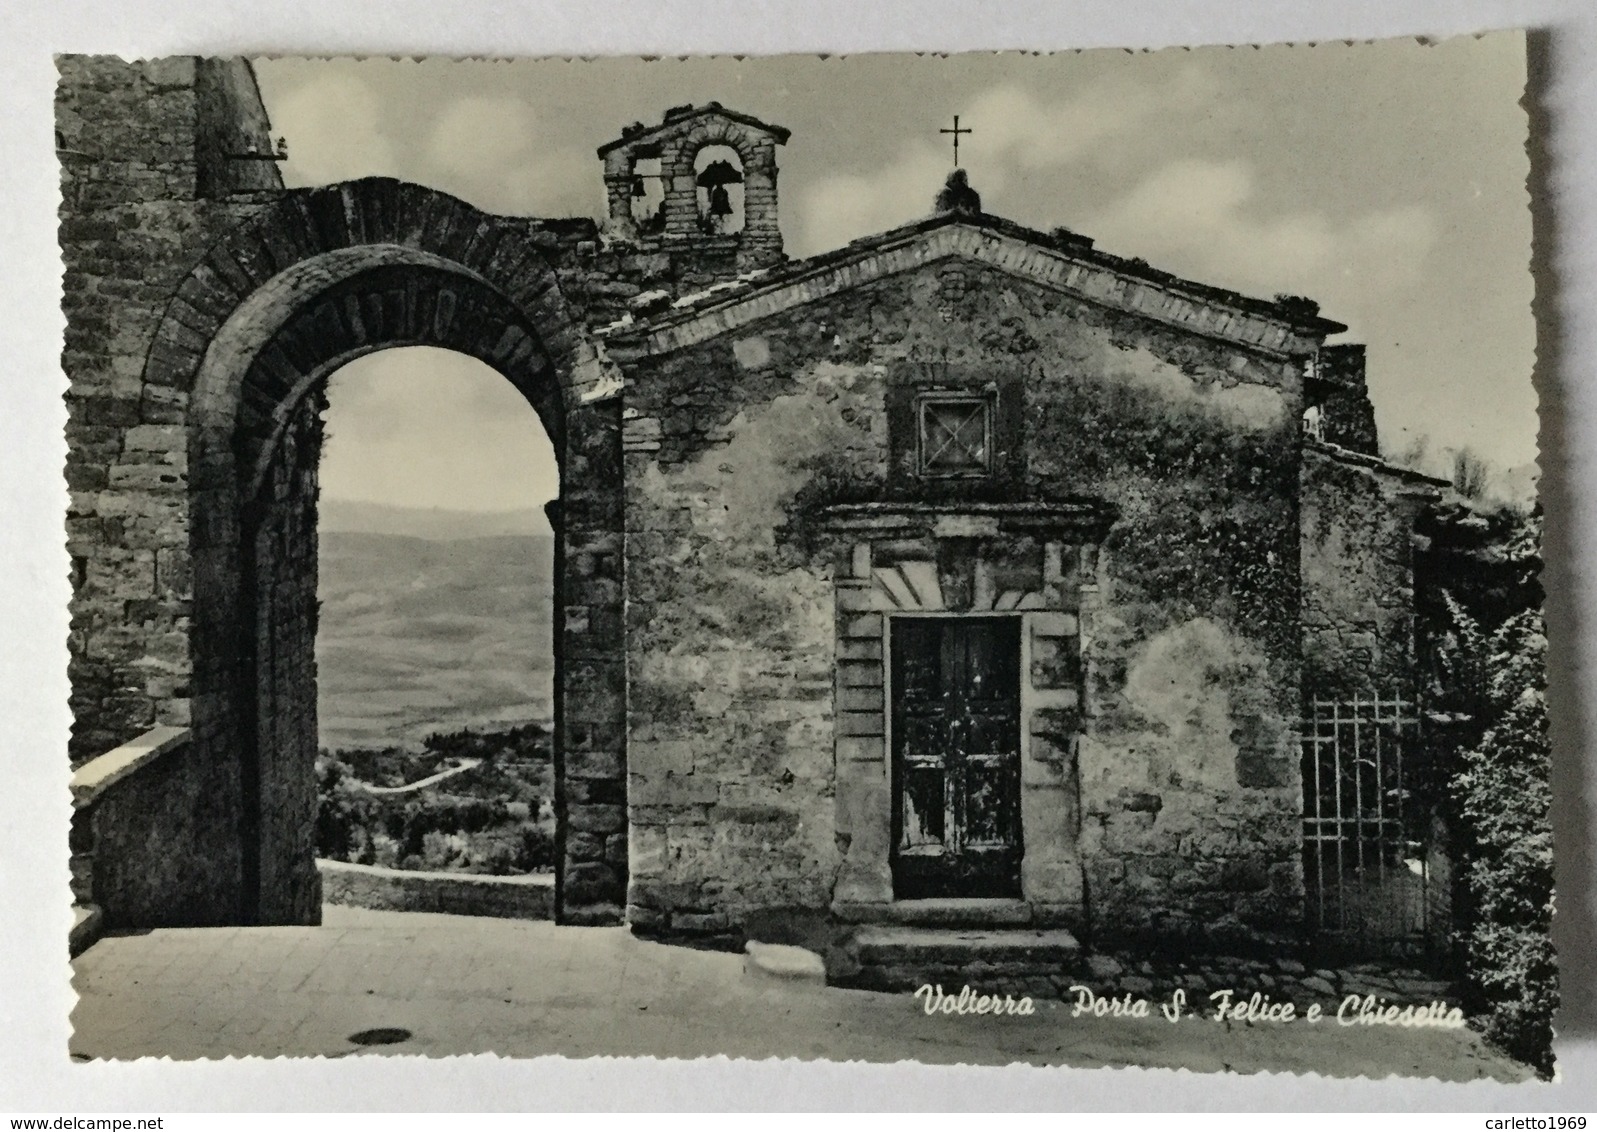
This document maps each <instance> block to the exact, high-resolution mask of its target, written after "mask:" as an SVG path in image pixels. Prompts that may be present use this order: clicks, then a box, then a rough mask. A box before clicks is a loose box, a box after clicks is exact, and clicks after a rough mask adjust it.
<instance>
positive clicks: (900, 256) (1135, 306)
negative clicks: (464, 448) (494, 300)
mask: <svg viewBox="0 0 1597 1132" xmlns="http://www.w3.org/2000/svg"><path fill="white" fill-rule="evenodd" d="M951 258H963V259H970V260H974V261H976V262H979V263H984V264H987V265H988V266H990V267H993V268H996V269H998V270H1000V271H1005V272H1008V273H1010V274H1012V275H1014V276H1016V277H1018V278H1022V279H1026V280H1029V281H1031V282H1033V283H1036V284H1038V285H1041V286H1044V287H1049V288H1052V289H1054V290H1056V291H1059V292H1061V293H1064V294H1068V295H1071V296H1072V297H1075V298H1078V299H1081V300H1084V301H1086V302H1090V303H1093V304H1096V305H1098V306H1102V307H1107V308H1109V309H1112V310H1118V311H1123V312H1126V313H1130V314H1136V315H1140V316H1142V317H1145V318H1149V319H1151V320H1153V321H1155V322H1160V323H1164V324H1165V325H1168V326H1173V327H1178V328H1180V329H1183V330H1187V331H1191V332H1193V333H1198V334H1202V335H1205V336H1207V337H1211V338H1217V339H1221V340H1223V341H1227V342H1231V343H1234V344H1237V345H1241V346H1245V347H1247V348H1249V349H1251V350H1255V351H1258V352H1261V353H1264V354H1267V355H1270V356H1274V357H1292V356H1301V355H1303V354H1308V353H1312V352H1314V350H1316V349H1317V348H1318V347H1319V345H1320V343H1321V342H1322V341H1323V340H1324V338H1325V337H1326V336H1327V335H1328V334H1332V333H1336V332H1339V331H1341V330H1345V329H1346V327H1344V326H1343V325H1342V324H1341V323H1337V322H1332V321H1331V320H1329V319H1323V318H1320V317H1319V316H1317V315H1309V316H1304V315H1302V314H1297V313H1294V312H1291V311H1289V310H1287V309H1285V308H1284V307H1283V306H1282V305H1280V304H1277V303H1272V302H1269V301H1266V300H1260V299H1255V298H1250V297H1248V296H1245V295H1240V294H1237V293H1235V292H1231V291H1225V290H1222V289H1220V288H1215V287H1208V286H1205V285H1203V284H1199V283H1191V282H1188V281H1186V280H1182V279H1178V278H1177V277H1175V276H1173V275H1168V274H1167V273H1164V272H1159V271H1156V270H1154V269H1151V268H1148V267H1147V265H1146V264H1142V263H1141V262H1140V261H1134V260H1124V259H1120V258H1118V257H1115V256H1111V255H1107V254H1105V253H1103V252H1099V251H1095V250H1093V249H1091V247H1090V246H1089V245H1088V243H1087V242H1086V241H1079V242H1067V243H1064V245H1063V246H1060V242H1059V241H1056V240H1053V239H1051V238H1050V237H1047V236H1045V235H1044V234H1043V233H1040V232H1034V231H1032V230H1031V229H1028V228H1024V227H1022V226H1020V225H1018V224H1012V223H1010V222H1008V221H1005V220H1001V219H1000V218H998V217H992V216H985V215H982V216H967V215H962V214H943V215H940V216H936V217H931V218H929V219H927V220H922V221H917V222H915V223H914V224H909V225H905V226H904V227H902V228H897V229H894V230H892V231H890V232H884V233H882V234H881V235H879V236H873V237H869V238H867V239H865V240H859V241H856V242H855V243H853V244H850V245H849V246H848V247H846V248H841V249H839V250H838V251H836V252H829V253H824V254H822V255H819V256H814V257H812V258H810V259H807V260H796V261H793V262H791V263H787V264H783V265H781V266H779V267H775V268H771V269H768V270H766V271H764V272H759V273H756V274H754V275H751V276H748V277H745V278H744V279H741V280H738V281H735V282H733V283H730V284H722V285H720V286H717V287H714V288H710V289H708V290H706V291H704V292H701V293H699V294H696V295H688V296H684V297H683V298H681V299H679V300H677V302H676V303H675V304H673V305H672V306H671V307H668V308H667V309H665V310H663V311H661V312H659V313H658V314H654V315H651V316H649V317H647V318H644V319H640V320H638V321H636V322H623V323H618V324H615V325H612V326H610V327H607V328H605V329H604V330H602V331H601V332H600V333H602V334H604V335H605V336H606V337H609V338H610V339H611V340H612V341H614V342H615V343H616V344H617V345H618V346H620V345H621V344H622V343H627V344H628V345H632V346H633V347H634V348H635V349H638V350H639V351H640V352H642V353H644V354H650V355H654V354H666V353H672V352H674V351H676V350H681V349H686V348H688V347H690V346H694V345H697V344H698V343H700V342H703V341H706V340H708V339H711V338H715V337H719V336H720V335H722V334H725V333H728V332H730V331H734V330H737V329H739V328H741V327H743V326H746V325H748V324H750V323H753V322H756V321H758V320H760V319H764V318H769V317H771V316H772V315H776V314H780V313H782V312H783V311H786V310H789V309H792V308H793V307H797V306H802V305H804V304H806V303H811V302H815V301H817V300H820V299H824V298H827V297H829V296H831V295H835V294H838V293H840V292H843V291H847V290H851V289H853V288H855V287H859V286H863V285H865V284H868V283H872V282H875V281H877V280H879V279H885V278H888V277H890V276H893V275H897V274H901V273H903V272H906V271H913V270H915V269H917V268H920V267H924V266H927V265H929V264H932V263H937V262H939V261H942V260H946V259H951Z"/></svg>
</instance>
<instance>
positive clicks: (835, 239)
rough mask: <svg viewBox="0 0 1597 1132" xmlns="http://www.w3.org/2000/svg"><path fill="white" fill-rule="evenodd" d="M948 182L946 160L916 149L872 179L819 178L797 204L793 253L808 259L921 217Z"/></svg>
mask: <svg viewBox="0 0 1597 1132" xmlns="http://www.w3.org/2000/svg"><path fill="white" fill-rule="evenodd" d="M947 176H948V155H947V154H945V153H942V152H941V151H939V150H937V149H936V148H934V147H932V146H931V145H929V144H926V143H917V144H915V145H912V146H908V147H906V148H905V149H904V150H903V151H902V152H900V154H899V156H898V158H897V159H896V160H895V161H893V162H892V163H891V164H888V165H885V166H883V167H882V168H880V169H878V170H877V171H875V172H873V173H869V174H859V173H848V174H840V175H836V176H832V177H826V178H823V179H822V180H820V181H818V182H816V183H815V184H814V185H812V186H810V187H809V188H808V189H806V190H805V191H804V192H803V194H802V196H801V198H800V200H799V207H798V215H799V216H800V217H801V218H802V228H801V230H800V244H799V246H798V247H796V248H794V251H795V252H796V253H797V254H799V255H813V254H814V253H816V252H822V251H827V250H829V249H831V248H836V247H840V246H842V245H843V244H846V243H848V242H849V241H850V240H855V239H858V238H859V237H861V236H867V235H870V234H871V233H873V232H880V231H883V230H884V229H888V228H894V227H897V226H898V225H900V224H904V223H907V222H908V221H911V220H914V219H916V218H917V217H921V216H926V215H928V214H930V213H931V211H932V204H933V202H934V201H935V200H936V198H937V190H938V189H940V188H941V187H942V184H943V180H944V178H946V177H947Z"/></svg>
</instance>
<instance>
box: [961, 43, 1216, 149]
mask: <svg viewBox="0 0 1597 1132" xmlns="http://www.w3.org/2000/svg"><path fill="white" fill-rule="evenodd" d="M1216 90H1217V84H1216V83H1215V82H1214V80H1213V79H1212V78H1211V77H1210V75H1209V74H1208V72H1206V71H1205V70H1203V69H1202V68H1201V67H1198V66H1191V67H1187V68H1185V69H1183V70H1182V71H1180V72H1179V73H1178V74H1177V75H1176V76H1175V77H1174V78H1173V79H1172V80H1171V81H1170V82H1168V83H1163V84H1158V85H1150V84H1146V83H1130V82H1124V81H1121V82H1100V83H1094V84H1092V85H1089V86H1086V87H1084V88H1082V89H1081V90H1079V91H1077V92H1076V93H1074V94H1073V95H1071V96H1070V97H1069V98H1065V99H1061V100H1059V101H1056V102H1047V101H1043V100H1041V99H1039V98H1037V97H1036V96H1035V95H1033V94H1031V93H1030V92H1028V91H1024V90H1021V89H1020V88H1019V87H1015V86H1002V87H996V88H994V89H993V90H989V91H987V92H986V93H985V94H983V95H982V96H981V97H980V98H978V99H977V100H976V102H975V104H974V105H973V106H972V107H971V112H970V113H969V114H966V115H962V119H963V124H965V125H968V126H970V127H971V128H972V129H974V130H975V131H976V138H978V139H979V143H978V144H979V147H980V150H981V152H982V153H984V154H986V153H990V154H995V155H1002V157H1003V158H1004V159H1005V160H1008V161H1011V162H1013V163H1014V164H1016V165H1018V166H1019V167H1021V168H1022V169H1048V168H1053V167H1056V166H1059V165H1063V164H1065V163H1066V162H1070V161H1075V160H1079V159H1081V158H1083V157H1086V156H1089V155H1090V153H1091V150H1092V149H1093V147H1094V146H1096V145H1098V144H1099V143H1101V142H1105V141H1108V140H1109V139H1111V138H1114V137H1115V136H1117V135H1123V134H1126V133H1128V132H1130V131H1131V130H1133V129H1135V128H1136V127H1138V126H1140V125H1141V124H1142V123H1144V122H1146V121H1147V120H1149V119H1150V118H1152V117H1154V116H1155V115H1157V114H1160V113H1164V112H1167V111H1180V112H1182V113H1191V112H1192V111H1194V110H1195V109H1197V108H1200V107H1201V106H1202V105H1203V104H1204V103H1206V102H1208V101H1209V100H1210V99H1211V98H1212V97H1213V96H1214V94H1215V92H1216Z"/></svg>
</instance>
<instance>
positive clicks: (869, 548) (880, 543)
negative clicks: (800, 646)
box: [824, 500, 1114, 924]
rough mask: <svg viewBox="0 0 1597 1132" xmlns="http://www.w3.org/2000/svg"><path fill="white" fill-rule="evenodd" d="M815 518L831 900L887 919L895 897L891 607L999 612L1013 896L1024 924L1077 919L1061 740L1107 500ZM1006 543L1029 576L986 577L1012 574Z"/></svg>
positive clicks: (1070, 768)
mask: <svg viewBox="0 0 1597 1132" xmlns="http://www.w3.org/2000/svg"><path fill="white" fill-rule="evenodd" d="M824 520H825V524H826V526H827V527H828V528H829V529H830V530H831V531H832V532H833V533H834V535H835V537H836V538H837V539H838V543H839V553H838V561H837V566H836V573H835V577H836V582H835V600H836V607H835V617H836V638H835V648H836V652H835V657H836V660H835V670H836V672H835V688H834V699H833V703H834V708H835V711H834V735H835V739H834V742H835V754H836V764H835V765H836V776H837V778H836V807H837V829H838V833H839V836H840V839H841V841H842V843H843V844H844V845H846V848H845V850H844V855H843V858H844V859H843V863H842V867H841V869H840V870H839V874H838V880H837V884H836V887H835V888H834V890H833V896H832V909H833V912H834V913H835V914H836V915H838V916H839V918H842V919H847V920H856V921H857V920H870V919H876V918H879V919H892V918H893V907H892V906H893V905H895V904H903V903H905V902H903V901H899V900H897V899H896V898H895V895H894V892H893V879H892V871H891V867H890V855H891V852H892V837H891V829H892V806H893V805H894V804H895V803H894V799H893V796H892V774H891V752H892V736H891V727H892V710H891V702H890V699H889V696H890V687H889V681H890V679H891V654H890V649H891V626H890V622H891V619H892V618H893V617H894V616H895V615H900V614H902V615H913V616H925V615H927V614H934V615H940V616H954V617H958V616H993V615H995V614H999V615H1003V614H1011V615H1014V616H1017V617H1019V618H1020V620H1021V633H1020V641H1021V643H1020V648H1021V656H1020V664H1021V688H1020V696H1021V705H1020V714H1021V728H1020V743H1021V763H1020V765H1021V842H1022V845H1023V854H1024V855H1023V857H1022V859H1021V894H1022V895H1021V899H1022V900H1023V901H1024V902H1025V903H1026V904H1027V905H1029V906H1030V913H1031V919H1032V920H1033V922H1056V923H1065V924H1079V923H1080V921H1081V919H1082V916H1083V913H1084V907H1085V899H1084V887H1083V885H1084V882H1083V873H1082V867H1081V860H1080V857H1079V853H1078V846H1077V838H1078V834H1079V830H1080V789H1079V784H1078V782H1077V770H1076V752H1077V747H1078V740H1079V735H1080V732H1081V729H1082V720H1083V718H1084V717H1085V716H1086V715H1088V714H1090V711H1091V706H1090V705H1089V704H1087V703H1085V702H1084V696H1085V691H1086V688H1087V687H1088V686H1089V684H1090V681H1089V680H1088V679H1087V678H1086V677H1087V673H1086V671H1085V666H1086V663H1088V662H1090V647H1089V646H1090V640H1091V618H1092V613H1093V611H1094V610H1095V609H1096V608H1097V605H1098V595H1099V584H1098V577H1099V570H1100V563H1099V553H1098V548H1099V544H1100V543H1101V542H1102V539H1103V536H1104V534H1105V532H1106V531H1107V529H1108V527H1109V525H1110V524H1111V523H1112V522H1113V520H1114V511H1113V509H1112V508H1110V507H1108V506H1107V505H1105V504H1103V503H1101V502H1098V501H1094V500H1085V501H1077V502H1069V503H1044V504H1035V503H1033V504H1026V503H1020V504H963V505H952V506H934V505H929V504H927V505H915V504H855V505H840V506H836V507H832V508H830V509H828V511H827V513H826V515H825V517H824ZM1017 552H1018V553H1019V554H1021V556H1023V557H1027V558H1028V559H1029V560H1030V561H1031V562H1032V563H1033V565H1032V567H1031V568H1030V569H1031V576H1032V584H1030V585H1029V586H1028V588H1026V589H1024V590H1021V589H1008V588H1005V589H1000V588H999V585H998V583H999V582H1002V581H1004V580H1010V581H1012V580H1014V578H1015V577H1016V576H1017V575H1016V573H1015V562H1013V561H1011V559H1012V558H1013V557H1014V556H1015V555H1016V553H1017ZM961 577H963V578H964V581H963V582H962V581H961ZM1060 673H1069V675H1068V676H1060V675H1059V674H1060ZM1063 685H1068V686H1063ZM910 903H913V902H910Z"/></svg>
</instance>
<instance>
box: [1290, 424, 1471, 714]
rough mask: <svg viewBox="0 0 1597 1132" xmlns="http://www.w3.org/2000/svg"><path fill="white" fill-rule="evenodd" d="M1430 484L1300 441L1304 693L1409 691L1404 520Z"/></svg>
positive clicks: (1408, 527) (1411, 655)
mask: <svg viewBox="0 0 1597 1132" xmlns="http://www.w3.org/2000/svg"><path fill="white" fill-rule="evenodd" d="M1438 486H1439V485H1436V484H1434V483H1431V482H1429V481H1426V480H1424V478H1423V477H1419V476H1414V475H1412V474H1405V473H1403V472H1401V471H1398V470H1396V469H1391V468H1387V467H1385V466H1383V465H1381V464H1379V462H1378V461H1375V460H1373V459H1371V458H1368V457H1362V458H1361V457H1359V456H1358V455H1357V454H1353V453H1349V452H1346V451H1344V450H1339V449H1334V448H1331V447H1328V446H1317V445H1312V444H1311V445H1308V446H1307V447H1306V448H1305V452H1304V458H1303V510H1302V531H1303V533H1302V542H1303V549H1302V559H1303V673H1304V689H1305V692H1306V693H1317V694H1320V695H1344V694H1350V693H1353V692H1363V693H1368V692H1371V691H1377V690H1378V691H1381V692H1382V693H1383V694H1390V693H1391V692H1392V691H1393V690H1394V689H1402V690H1403V691H1404V692H1405V693H1412V692H1413V691H1414V689H1413V679H1414V664H1415V638H1414V534H1413V532H1414V520H1415V517H1416V515H1417V514H1418V512H1419V509H1420V508H1421V507H1422V506H1424V505H1425V503H1426V502H1428V501H1430V500H1433V499H1435V498H1436V497H1437V494H1438V492H1437V488H1438Z"/></svg>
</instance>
